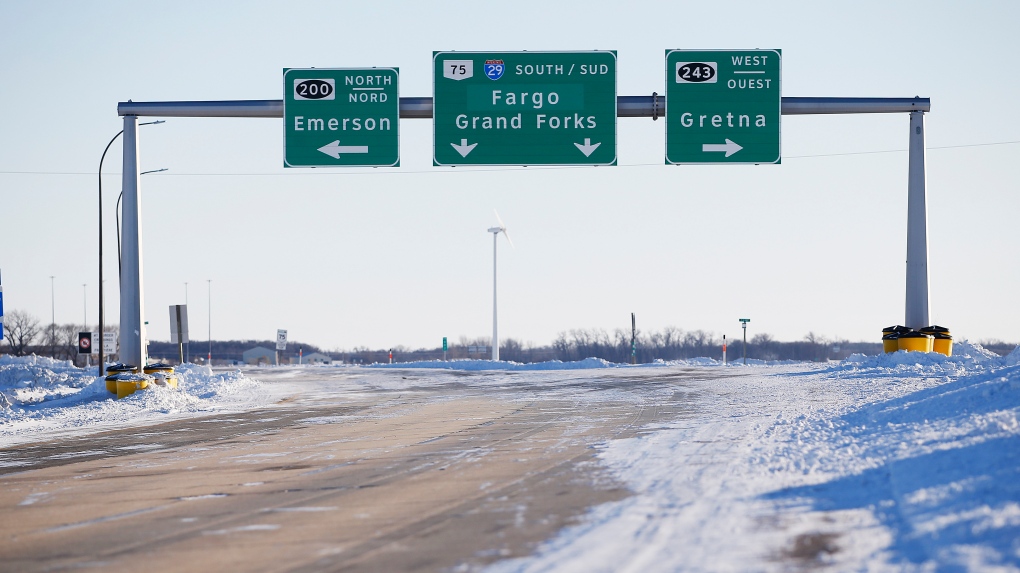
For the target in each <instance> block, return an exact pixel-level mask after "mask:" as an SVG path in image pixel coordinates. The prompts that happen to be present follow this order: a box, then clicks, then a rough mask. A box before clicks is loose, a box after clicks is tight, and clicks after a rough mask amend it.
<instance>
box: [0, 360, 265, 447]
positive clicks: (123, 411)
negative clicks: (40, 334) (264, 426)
mask: <svg viewBox="0 0 1020 573" xmlns="http://www.w3.org/2000/svg"><path fill="white" fill-rule="evenodd" d="M177 373H178V378H179V380H180V385H181V390H180V391H178V390H172V389H169V388H161V387H158V386H151V387H150V388H148V389H146V390H145V391H143V392H136V393H135V394H133V395H131V396H128V397H127V398H125V399H123V400H114V399H113V395H112V394H110V393H109V392H107V390H106V382H105V380H104V379H102V378H99V377H98V376H96V369H95V368H89V369H83V368H77V367H75V366H74V365H73V364H71V362H69V361H59V360H53V359H51V358H46V357H40V356H27V357H13V356H8V355H0V447H10V446H13V445H16V444H21V443H26V442H33V441H42V440H53V439H58V438H59V437H61V436H65V435H70V434H80V433H85V432H94V431H98V430H109V429H113V428H122V427H128V426H138V425H144V424H153V423H158V422H164V421H169V420H173V419H178V418H182V417H186V416H194V415H198V414H210V413H214V412H234V411H241V410H247V409H251V408H256V407H259V406H262V405H265V404H269V403H272V402H274V401H275V400H276V399H277V394H275V393H274V392H273V390H272V389H270V388H267V387H265V386H264V385H263V384H261V383H259V382H258V381H256V380H253V379H251V378H249V377H246V376H244V375H243V374H241V373H239V372H227V373H218V374H214V373H213V372H212V370H211V369H209V368H208V367H205V366H196V365H193V364H192V365H186V366H184V367H183V368H177ZM0 463H3V462H0Z"/></svg>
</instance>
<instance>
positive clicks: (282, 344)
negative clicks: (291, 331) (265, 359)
mask: <svg viewBox="0 0 1020 573" xmlns="http://www.w3.org/2000/svg"><path fill="white" fill-rule="evenodd" d="M276 349H277V350H287V331H286V330H282V329H281V330H277V331H276Z"/></svg>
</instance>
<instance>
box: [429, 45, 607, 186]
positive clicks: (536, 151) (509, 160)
mask: <svg viewBox="0 0 1020 573" xmlns="http://www.w3.org/2000/svg"><path fill="white" fill-rule="evenodd" d="M432 63H433V72H432V73H433V76H432V82H433V100H432V101H433V112H432V113H433V132H432V133H433V164H434V165H437V166H453V165H616V161H617V158H616V52H615V51H591V52H433V54H432Z"/></svg>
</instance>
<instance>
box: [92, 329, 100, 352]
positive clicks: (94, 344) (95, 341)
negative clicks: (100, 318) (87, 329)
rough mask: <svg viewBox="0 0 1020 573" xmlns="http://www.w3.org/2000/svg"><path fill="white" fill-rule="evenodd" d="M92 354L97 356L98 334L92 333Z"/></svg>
mask: <svg viewBox="0 0 1020 573" xmlns="http://www.w3.org/2000/svg"><path fill="white" fill-rule="evenodd" d="M90 346H91V347H92V354H94V355H96V356H99V332H93V333H92V344H91V345H90Z"/></svg>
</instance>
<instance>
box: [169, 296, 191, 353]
mask: <svg viewBox="0 0 1020 573" xmlns="http://www.w3.org/2000/svg"><path fill="white" fill-rule="evenodd" d="M170 342H171V343H173V344H187V343H188V342H190V341H189V340H188V305H186V304H172V305H170Z"/></svg>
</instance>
